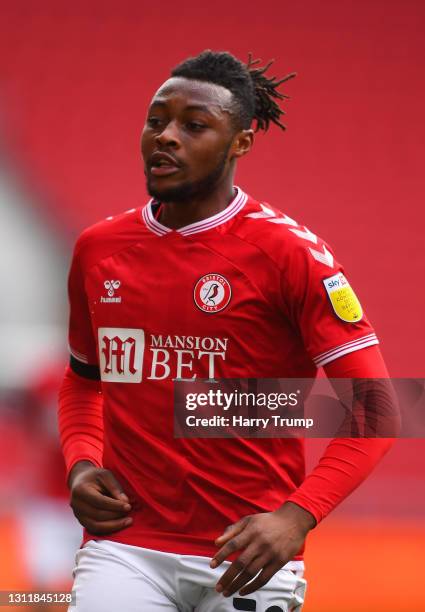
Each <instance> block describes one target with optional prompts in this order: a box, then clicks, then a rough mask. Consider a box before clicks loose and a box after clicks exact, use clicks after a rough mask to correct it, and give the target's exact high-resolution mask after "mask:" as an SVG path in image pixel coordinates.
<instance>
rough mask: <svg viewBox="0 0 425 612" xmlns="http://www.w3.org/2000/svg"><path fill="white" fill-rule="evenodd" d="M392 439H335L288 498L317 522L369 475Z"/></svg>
mask: <svg viewBox="0 0 425 612" xmlns="http://www.w3.org/2000/svg"><path fill="white" fill-rule="evenodd" d="M393 442H394V440H393V439H388V438H336V439H334V440H332V441H331V442H330V443H329V445H328V447H327V448H326V451H325V453H324V454H323V456H322V457H321V459H320V461H319V463H318V465H317V466H316V467H315V468H314V469H313V471H312V472H311V473H310V474H309V475H308V476H307V478H306V479H305V480H304V482H303V483H302V484H301V486H300V487H299V488H298V489H297V490H296V491H295V492H294V493H293V494H292V495H291V496H290V497H289V499H288V500H287V501H290V502H293V503H295V504H298V505H299V506H301V507H302V508H304V509H305V510H307V511H308V512H310V513H311V514H312V515H313V516H314V518H315V519H316V521H317V522H318V523H319V522H320V521H321V520H322V519H323V518H325V516H327V515H328V514H329V513H330V512H331V511H332V510H333V509H334V508H336V506H337V505H338V504H340V503H341V502H342V501H343V500H344V499H345V498H346V497H348V495H350V493H352V492H353V491H354V490H355V489H356V488H357V487H358V486H359V485H360V484H361V483H362V482H363V481H364V480H365V479H366V478H367V476H368V475H369V474H370V472H371V471H372V470H373V469H374V467H375V466H376V465H377V463H378V462H379V461H380V460H381V458H382V457H383V456H384V454H385V453H386V452H387V451H388V450H389V448H390V447H391V446H392V444H393Z"/></svg>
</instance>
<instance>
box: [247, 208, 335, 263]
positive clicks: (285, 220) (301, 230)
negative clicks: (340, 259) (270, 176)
mask: <svg viewBox="0 0 425 612" xmlns="http://www.w3.org/2000/svg"><path fill="white" fill-rule="evenodd" d="M260 207H261V210H260V211H258V212H253V213H249V214H247V215H245V216H246V217H249V218H251V219H264V220H265V221H268V222H269V223H274V224H276V225H287V226H289V227H288V229H289V231H290V232H292V233H293V234H295V235H296V236H298V237H299V238H301V239H302V240H306V241H307V242H311V243H313V244H316V245H317V244H318V242H319V239H318V238H317V236H316V234H313V232H311V231H310V230H309V229H308V228H307V227H305V226H299V225H298V223H297V222H296V221H295V220H294V219H291V217H288V215H285V214H284V213H282V215H277V214H276V213H275V212H274V211H273V210H272V209H271V208H269V207H268V206H266V205H265V204H260ZM308 250H309V252H310V253H311V255H312V256H313V257H314V259H315V260H316V261H318V262H320V263H322V264H324V265H325V266H328V267H329V268H333V267H334V258H333V255H332V253H330V251H328V249H327V248H326V246H325V245H322V247H321V248H318V249H313V248H311V247H308Z"/></svg>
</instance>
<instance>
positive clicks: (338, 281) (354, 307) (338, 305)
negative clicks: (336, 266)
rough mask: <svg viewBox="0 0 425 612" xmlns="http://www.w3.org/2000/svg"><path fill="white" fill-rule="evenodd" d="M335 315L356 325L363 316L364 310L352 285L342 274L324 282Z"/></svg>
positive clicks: (339, 273)
mask: <svg viewBox="0 0 425 612" xmlns="http://www.w3.org/2000/svg"><path fill="white" fill-rule="evenodd" d="M323 284H324V285H325V288H326V291H327V294H328V296H329V299H330V301H331V304H332V307H333V309H334V312H335V314H336V315H337V317H339V318H340V319H341V320H342V321H346V322H347V323H356V322H357V321H360V320H361V318H362V316H363V310H362V307H361V304H360V302H359V300H358V299H357V296H356V294H355V293H354V291H353V290H352V289H351V287H350V283H349V282H348V280H347V279H346V278H345V276H344V274H343V273H342V272H338V274H334V275H333V276H330V277H329V278H325V280H324V281H323Z"/></svg>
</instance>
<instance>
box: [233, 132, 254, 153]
mask: <svg viewBox="0 0 425 612" xmlns="http://www.w3.org/2000/svg"><path fill="white" fill-rule="evenodd" d="M253 144H254V130H241V131H240V132H238V133H237V134H236V135H235V137H234V140H233V145H232V153H231V158H239V157H243V155H246V154H247V153H249V151H250V150H251V149H252V145H253Z"/></svg>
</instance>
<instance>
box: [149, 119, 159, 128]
mask: <svg viewBox="0 0 425 612" xmlns="http://www.w3.org/2000/svg"><path fill="white" fill-rule="evenodd" d="M146 123H147V124H148V125H149V127H152V128H155V127H158V126H159V124H160V123H161V119H159V117H148V118H147V120H146Z"/></svg>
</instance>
